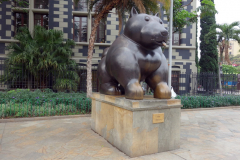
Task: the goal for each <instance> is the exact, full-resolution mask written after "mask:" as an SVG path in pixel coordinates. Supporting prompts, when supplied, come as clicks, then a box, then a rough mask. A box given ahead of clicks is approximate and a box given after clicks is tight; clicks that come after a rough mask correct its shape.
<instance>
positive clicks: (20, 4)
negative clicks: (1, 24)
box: [14, 0, 29, 8]
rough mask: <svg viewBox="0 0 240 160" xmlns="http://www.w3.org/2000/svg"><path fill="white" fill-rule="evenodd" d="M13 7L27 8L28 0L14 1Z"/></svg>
mask: <svg viewBox="0 0 240 160" xmlns="http://www.w3.org/2000/svg"><path fill="white" fill-rule="evenodd" d="M14 6H15V7H22V8H28V7H29V1H28V0H21V1H20V2H18V1H14Z"/></svg>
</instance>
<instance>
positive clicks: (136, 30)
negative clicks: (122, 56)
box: [124, 8, 168, 49]
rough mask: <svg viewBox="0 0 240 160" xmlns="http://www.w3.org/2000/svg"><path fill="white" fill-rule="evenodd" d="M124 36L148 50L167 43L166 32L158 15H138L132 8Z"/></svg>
mask: <svg viewBox="0 0 240 160" xmlns="http://www.w3.org/2000/svg"><path fill="white" fill-rule="evenodd" d="M124 35H125V36H127V37H128V38H130V39H132V40H133V41H135V42H137V43H138V44H140V45H142V46H144V47H146V48H149V49H155V48H157V47H159V46H163V42H167V39H168V31H167V30H166V29H165V28H164V25H163V22H162V20H161V19H160V18H159V17H158V14H157V15H155V16H151V15H148V14H138V13H137V11H136V10H135V9H134V8H132V10H131V14H130V18H129V20H128V22H127V23H126V26H125V29H124Z"/></svg>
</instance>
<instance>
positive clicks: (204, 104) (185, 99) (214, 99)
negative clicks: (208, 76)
mask: <svg viewBox="0 0 240 160" xmlns="http://www.w3.org/2000/svg"><path fill="white" fill-rule="evenodd" d="M176 99H181V103H182V105H183V107H182V109H188V108H210V107H223V106H234V105H240V96H232V95H227V96H222V97H221V96H177V97H176Z"/></svg>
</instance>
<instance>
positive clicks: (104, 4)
mask: <svg viewBox="0 0 240 160" xmlns="http://www.w3.org/2000/svg"><path fill="white" fill-rule="evenodd" d="M157 2H158V1H157V0H141V1H139V0H95V1H91V0H88V3H90V9H89V12H91V10H92V9H93V6H94V5H95V4H96V7H95V13H96V18H95V19H94V24H93V27H92V31H91V35H90V39H89V46H88V59H87V97H90V96H91V95H92V73H91V72H92V54H93V48H94V41H95V34H96V30H97V27H98V25H99V23H100V21H101V19H103V18H105V17H106V16H107V14H108V13H109V12H110V11H111V10H112V9H113V8H115V9H116V10H117V13H119V14H120V13H125V11H130V9H131V8H132V7H133V6H134V7H136V9H137V10H138V11H140V12H141V13H143V12H152V13H155V12H157V9H158V7H157ZM75 3H76V1H75Z"/></svg>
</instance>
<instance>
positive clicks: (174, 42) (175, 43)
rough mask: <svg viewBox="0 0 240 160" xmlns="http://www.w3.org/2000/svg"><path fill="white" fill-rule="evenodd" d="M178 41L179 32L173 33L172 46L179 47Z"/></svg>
mask: <svg viewBox="0 0 240 160" xmlns="http://www.w3.org/2000/svg"><path fill="white" fill-rule="evenodd" d="M179 39H180V35H179V32H175V33H173V42H172V44H173V45H175V46H179V45H180V43H179Z"/></svg>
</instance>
